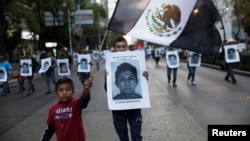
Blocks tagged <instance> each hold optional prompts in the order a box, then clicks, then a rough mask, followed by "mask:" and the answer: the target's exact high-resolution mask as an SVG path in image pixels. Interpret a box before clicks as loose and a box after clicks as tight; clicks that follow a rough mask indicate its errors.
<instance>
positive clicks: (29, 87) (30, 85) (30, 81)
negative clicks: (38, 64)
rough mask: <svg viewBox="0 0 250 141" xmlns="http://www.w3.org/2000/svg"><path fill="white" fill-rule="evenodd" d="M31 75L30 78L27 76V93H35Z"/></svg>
mask: <svg viewBox="0 0 250 141" xmlns="http://www.w3.org/2000/svg"><path fill="white" fill-rule="evenodd" d="M33 77H34V76H33V75H32V76H27V81H28V84H29V86H28V91H29V92H35V86H34V84H33V82H32V81H33Z"/></svg>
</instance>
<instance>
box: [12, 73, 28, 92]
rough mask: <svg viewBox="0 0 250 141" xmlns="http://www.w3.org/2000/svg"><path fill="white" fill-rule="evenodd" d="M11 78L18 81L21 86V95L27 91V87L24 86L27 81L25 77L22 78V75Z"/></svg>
mask: <svg viewBox="0 0 250 141" xmlns="http://www.w3.org/2000/svg"><path fill="white" fill-rule="evenodd" d="M11 78H15V79H17V82H18V85H19V93H22V92H23V91H25V87H24V86H23V84H24V81H25V79H26V77H25V76H21V75H20V73H18V74H16V75H13V74H12V76H11Z"/></svg>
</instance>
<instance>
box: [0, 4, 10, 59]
mask: <svg viewBox="0 0 250 141" xmlns="http://www.w3.org/2000/svg"><path fill="white" fill-rule="evenodd" d="M6 3H7V2H6V1H5V0H3V1H1V3H0V54H1V55H6V38H7V36H6V34H7V27H8V23H7V21H6V19H5V16H4V7H5V5H6Z"/></svg>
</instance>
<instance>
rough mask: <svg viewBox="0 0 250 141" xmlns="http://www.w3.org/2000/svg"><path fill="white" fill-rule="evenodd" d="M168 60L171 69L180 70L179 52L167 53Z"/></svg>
mask: <svg viewBox="0 0 250 141" xmlns="http://www.w3.org/2000/svg"><path fill="white" fill-rule="evenodd" d="M166 60H167V65H168V67H169V68H178V67H179V66H180V63H179V62H180V59H179V55H178V51H177V50H175V51H166Z"/></svg>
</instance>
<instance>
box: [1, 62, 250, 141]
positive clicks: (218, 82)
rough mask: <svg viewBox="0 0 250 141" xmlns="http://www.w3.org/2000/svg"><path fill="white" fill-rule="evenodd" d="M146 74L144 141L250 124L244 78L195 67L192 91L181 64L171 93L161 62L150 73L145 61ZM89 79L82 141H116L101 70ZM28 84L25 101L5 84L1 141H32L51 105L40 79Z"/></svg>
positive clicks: (194, 139)
mask: <svg viewBox="0 0 250 141" xmlns="http://www.w3.org/2000/svg"><path fill="white" fill-rule="evenodd" d="M147 70H148V72H149V75H150V77H149V81H148V85H149V93H150V101H151V108H148V109H143V110H142V114H143V131H142V135H143V140H144V141H183V140H185V141H206V140H207V125H208V124H250V94H249V91H250V87H249V85H248V83H249V77H244V76H240V75H236V78H237V79H238V83H237V85H233V84H231V83H228V82H225V81H224V79H223V78H224V75H225V72H223V71H220V70H215V69H210V68H206V67H199V68H198V69H197V75H196V80H197V83H198V85H197V86H195V87H194V86H190V85H189V84H187V83H186V76H187V69H186V65H185V64H181V66H180V68H179V69H178V79H177V84H178V87H177V88H173V87H172V86H171V85H168V84H167V78H166V64H165V62H164V61H160V64H159V67H156V66H155V63H154V61H153V60H148V61H147ZM94 77H95V80H94V85H93V87H92V93H91V95H92V98H91V101H90V103H89V105H88V107H87V109H85V110H84V112H83V120H84V126H85V130H86V132H87V140H88V141H103V140H105V141H118V138H117V135H116V134H115V131H114V129H113V125H112V117H111V112H110V111H109V110H108V106H107V96H106V93H105V91H104V85H103V84H104V69H103V66H101V69H100V70H99V71H96V70H95V71H94ZM71 78H72V79H73V80H74V82H75V88H76V89H75V92H76V96H79V94H80V93H81V85H80V83H79V80H78V78H77V75H76V72H75V70H73V73H72V75H71ZM34 82H35V84H36V93H35V94H33V95H31V96H29V97H27V96H26V95H25V94H18V87H17V84H16V83H12V84H11V88H12V93H11V94H9V95H6V96H5V97H0V105H1V106H0V111H1V114H0V127H1V128H0V140H1V141H2V140H3V141H5V140H6V141H7V140H8V141H35V140H39V138H40V137H41V134H42V132H43V130H44V128H45V127H46V124H45V121H46V117H47V113H48V109H49V107H50V106H51V105H52V104H53V103H55V102H56V101H57V99H56V97H55V95H54V94H51V95H44V93H45V82H44V80H43V78H41V76H40V75H39V76H37V78H36V79H35V80H34ZM51 86H53V85H52V84H51ZM52 141H55V137H53V139H52Z"/></svg>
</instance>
